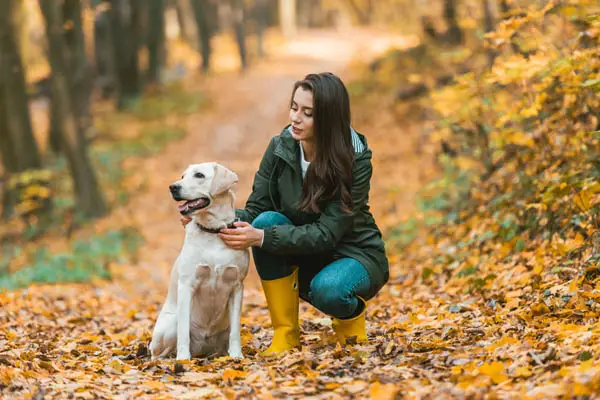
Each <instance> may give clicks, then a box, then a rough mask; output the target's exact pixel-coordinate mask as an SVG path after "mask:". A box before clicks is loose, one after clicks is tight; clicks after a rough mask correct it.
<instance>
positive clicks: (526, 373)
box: [513, 367, 531, 378]
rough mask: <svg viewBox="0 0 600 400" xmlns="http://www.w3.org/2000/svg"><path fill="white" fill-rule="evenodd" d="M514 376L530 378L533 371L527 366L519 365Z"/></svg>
mask: <svg viewBox="0 0 600 400" xmlns="http://www.w3.org/2000/svg"><path fill="white" fill-rule="evenodd" d="M513 376H515V377H517V378H528V377H530V376H531V371H530V370H529V368H527V367H517V368H516V369H515V372H514V374H513Z"/></svg>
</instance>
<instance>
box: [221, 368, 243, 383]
mask: <svg viewBox="0 0 600 400" xmlns="http://www.w3.org/2000/svg"><path fill="white" fill-rule="evenodd" d="M245 376H246V373H245V372H244V371H238V370H236V369H226V370H225V371H223V380H224V381H233V380H235V379H238V378H244V377H245Z"/></svg>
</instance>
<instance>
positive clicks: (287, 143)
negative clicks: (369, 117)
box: [274, 125, 371, 170]
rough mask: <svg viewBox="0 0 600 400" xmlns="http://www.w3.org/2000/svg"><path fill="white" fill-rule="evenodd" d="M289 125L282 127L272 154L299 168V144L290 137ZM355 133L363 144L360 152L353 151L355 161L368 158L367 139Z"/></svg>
mask: <svg viewBox="0 0 600 400" xmlns="http://www.w3.org/2000/svg"><path fill="white" fill-rule="evenodd" d="M290 127H291V125H287V126H286V127H285V128H283V131H282V132H281V134H280V135H279V138H280V139H281V140H280V141H279V143H278V144H277V147H275V151H274V154H275V155H276V156H278V157H279V158H281V159H283V160H284V161H285V162H287V163H288V164H290V166H292V167H293V168H294V169H297V170H299V169H300V164H299V163H300V146H298V142H297V141H296V140H295V139H294V138H293V137H292V134H291V132H290ZM350 129H352V130H354V129H353V128H350ZM356 134H357V135H358V137H359V138H360V140H361V141H362V143H363V145H364V149H363V151H362V152H360V153H354V159H355V160H356V161H358V160H361V159H363V158H365V157H369V158H370V157H371V150H370V149H369V146H368V145H367V139H366V138H365V137H364V135H361V134H360V133H358V132H357V133H356Z"/></svg>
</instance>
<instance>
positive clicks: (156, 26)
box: [147, 0, 165, 83]
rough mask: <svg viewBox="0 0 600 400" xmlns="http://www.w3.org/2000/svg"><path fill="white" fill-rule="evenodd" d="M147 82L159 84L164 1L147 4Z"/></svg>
mask: <svg viewBox="0 0 600 400" xmlns="http://www.w3.org/2000/svg"><path fill="white" fill-rule="evenodd" d="M148 7H149V8H148V28H149V29H147V32H148V36H147V40H148V75H147V78H148V82H149V83H159V82H160V71H161V69H162V66H163V64H164V45H165V0H150V1H149V3H148Z"/></svg>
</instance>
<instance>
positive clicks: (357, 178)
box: [236, 125, 389, 299]
mask: <svg viewBox="0 0 600 400" xmlns="http://www.w3.org/2000/svg"><path fill="white" fill-rule="evenodd" d="M288 126H289V125H288ZM359 138H360V139H361V141H362V142H363V144H364V150H363V151H362V152H360V153H355V162H354V169H353V171H352V174H353V176H354V183H353V185H352V199H353V202H354V209H353V212H352V213H350V214H348V213H344V212H343V211H342V210H341V209H340V202H339V201H338V200H336V201H331V202H329V203H327V204H326V205H324V206H323V207H322V209H321V213H307V212H300V211H298V210H297V204H299V202H300V198H301V194H302V172H301V168H300V147H299V146H298V142H297V141H296V140H294V138H292V136H291V134H290V133H289V131H288V127H286V128H284V130H283V131H282V132H281V134H280V135H279V136H275V137H273V138H272V139H271V142H270V143H269V147H268V148H267V150H266V152H265V154H264V156H263V158H262V160H261V162H260V167H259V169H258V172H257V173H256V175H255V176H254V184H253V186H252V193H251V194H250V197H249V198H248V201H247V202H246V208H245V209H243V210H236V216H237V217H238V218H240V219H241V220H242V221H246V222H249V223H252V221H253V220H254V219H255V218H256V217H257V216H258V215H259V214H261V213H263V212H265V211H277V212H280V213H282V214H284V215H285V216H286V217H288V218H289V219H290V220H291V221H292V222H293V223H294V226H292V225H279V226H273V227H271V228H268V229H265V230H264V241H263V245H262V248H263V249H265V250H267V251H269V252H272V253H277V254H316V253H331V254H332V255H333V258H343V257H350V258H353V259H355V260H357V261H358V262H360V263H361V264H362V265H363V266H365V268H366V269H367V272H368V273H369V276H370V278H371V290H370V295H369V296H368V297H367V299H368V298H371V297H373V296H374V295H375V294H376V293H377V292H378V291H379V289H380V288H381V287H382V286H383V284H384V283H385V282H387V280H388V278H389V272H388V260H387V257H386V254H385V248H384V243H383V240H382V238H381V232H380V231H379V228H378V227H377V225H376V224H375V220H374V218H373V215H372V214H371V212H370V211H369V206H368V204H367V203H368V199H369V188H370V180H371V175H372V173H373V167H372V165H371V157H372V152H371V150H370V149H369V148H368V147H367V141H366V139H365V137H364V136H363V135H360V134H359Z"/></svg>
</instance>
